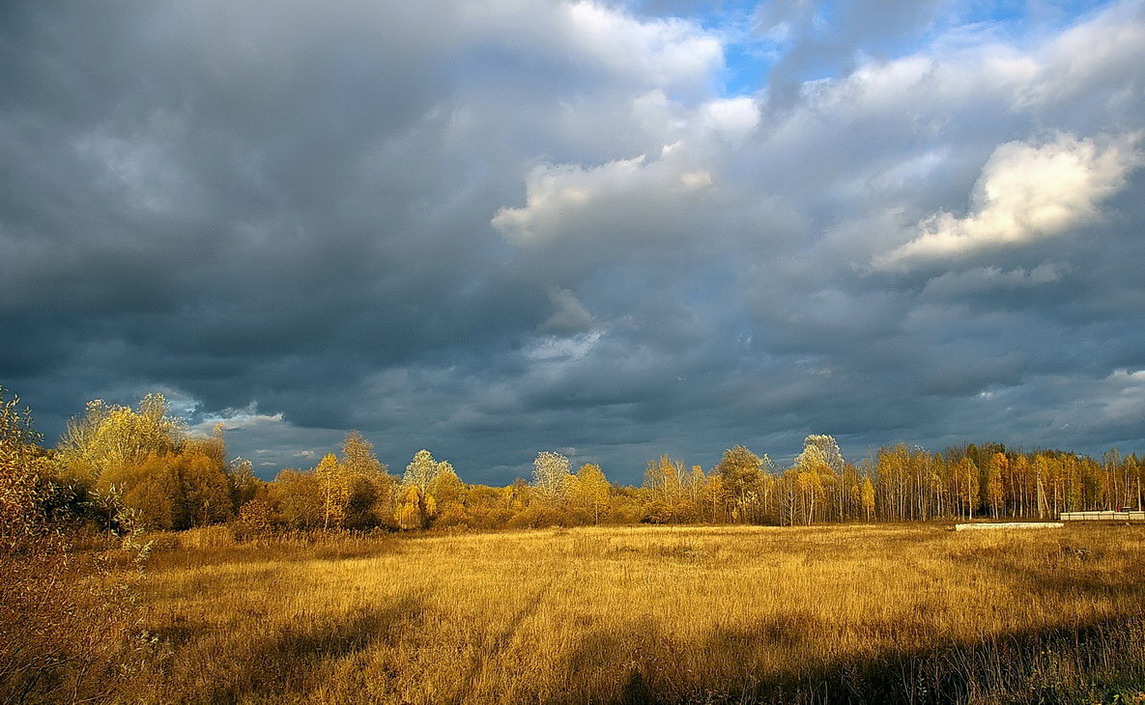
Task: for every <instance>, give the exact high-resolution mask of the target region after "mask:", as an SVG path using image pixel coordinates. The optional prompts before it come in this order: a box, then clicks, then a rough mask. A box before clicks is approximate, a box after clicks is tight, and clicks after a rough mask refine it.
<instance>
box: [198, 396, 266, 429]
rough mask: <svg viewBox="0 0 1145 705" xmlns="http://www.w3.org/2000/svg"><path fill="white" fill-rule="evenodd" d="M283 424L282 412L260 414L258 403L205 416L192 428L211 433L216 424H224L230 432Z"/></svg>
mask: <svg viewBox="0 0 1145 705" xmlns="http://www.w3.org/2000/svg"><path fill="white" fill-rule="evenodd" d="M282 423H283V416H282V412H281V411H280V412H278V413H277V414H260V413H259V411H258V403H257V402H253V401H252V402H251V403H250V404H248V405H247V406H245V407H243V408H241V409H223V410H222V411H215V412H212V413H209V414H205V415H203V417H202V418H201V420H200V421H199V423H197V424H195V425H194V426H192V427H191V430H192V431H193V432H195V433H210V432H211V430H212V429H214V427H215V425H216V424H222V425H223V428H224V429H226V430H228V431H236V430H239V429H253V428H261V427H266V426H270V425H274V426H277V425H280V424H282Z"/></svg>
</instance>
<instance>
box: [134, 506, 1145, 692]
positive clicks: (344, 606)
mask: <svg viewBox="0 0 1145 705" xmlns="http://www.w3.org/2000/svg"><path fill="white" fill-rule="evenodd" d="M1143 550H1145V531H1142V530H1141V529H1138V528H1125V527H1111V528H1104V529H1103V528H1096V527H1079V528H1077V529H1076V530H1075V529H1073V528H1070V529H1068V530H1061V531H1056V532H1032V533H1030V534H1020V535H1019V534H1010V533H1006V534H1004V535H1003V534H996V533H991V532H976V533H961V534H955V533H952V532H948V531H944V530H941V529H940V528H938V527H933V526H913V527H912V526H901V525H900V526H878V527H865V526H850V527H834V528H830V527H814V528H787V529H778V528H777V529H769V528H751V527H718V528H717V527H712V528H693V527H680V528H668V527H662V528H656V527H639V528H636V527H634V528H619V527H613V528H582V529H571V530H565V529H559V530H552V531H533V532H516V533H497V534H483V535H472V534H469V535H454V536H430V535H424V536H421V537H406V538H397V537H393V538H381V539H364V538H359V539H354V538H352V537H347V538H345V539H343V540H341V541H339V540H337V539H334V540H332V541H331V542H330V543H328V544H322V543H319V544H309V543H306V542H304V541H300V540H293V541H286V542H281V543H278V544H277V545H275V546H273V547H264V548H261V549H250V548H245V547H242V546H232V547H215V548H208V549H186V548H183V549H181V550H177V551H171V552H164V553H159V554H157V555H156V556H155V558H154V559H153V565H152V571H153V572H152V575H151V578H150V582H149V587H148V596H147V603H148V623H147V627H148V629H149V630H150V631H151V633H153V634H155V635H156V636H157V637H159V638H160V639H161V641H162V643H163V644H165V645H166V648H167V652H166V657H165V659H164V660H162V661H161V662H159V663H157V664H155V666H154V668H155V669H156V670H155V671H154V673H153V674H151V675H150V676H149V677H148V678H146V679H144V680H142V681H141V683H142V684H144V685H141V686H136V687H137V688H141V689H140V690H135V691H132V693H131V695H132V697H142V698H144V699H147V700H151V701H154V702H204V703H206V702H326V703H335V702H378V703H426V704H429V703H449V702H453V703H591V702H596V703H621V702H661V703H691V702H696V703H702V702H742V703H751V702H941V703H946V702H951V703H953V702H983V703H984V702H1038V701H1041V702H1093V701H1107V702H1111V701H1112V699H1113V697H1114V696H1115V695H1117V696H1119V697H1129V696H1133V695H1140V693H1141V691H1142V690H1145V583H1142V582H1141V580H1140V579H1139V576H1138V574H1137V570H1138V568H1139V564H1140V559H1141V557H1142V555H1143Z"/></svg>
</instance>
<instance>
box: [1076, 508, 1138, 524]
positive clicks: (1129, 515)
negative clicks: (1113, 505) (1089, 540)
mask: <svg viewBox="0 0 1145 705" xmlns="http://www.w3.org/2000/svg"><path fill="white" fill-rule="evenodd" d="M1060 518H1061V521H1140V522H1145V511H1138V510H1134V511H1128V512H1115V511H1104V512H1063V513H1062V514H1061V517H1060Z"/></svg>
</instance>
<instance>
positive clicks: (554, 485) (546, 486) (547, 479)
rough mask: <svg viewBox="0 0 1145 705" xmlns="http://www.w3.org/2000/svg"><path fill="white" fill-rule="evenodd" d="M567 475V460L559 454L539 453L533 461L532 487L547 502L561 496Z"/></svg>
mask: <svg viewBox="0 0 1145 705" xmlns="http://www.w3.org/2000/svg"><path fill="white" fill-rule="evenodd" d="M568 473H569V459H568V458H566V457H565V456H563V455H561V454H560V453H555V452H552V451H547V450H544V451H541V452H540V453H537V457H536V458H535V459H534V460H533V487H534V488H536V490H537V491H538V492H539V493H540V494H541V496H542V497H544V498H545V499H548V500H554V499H557V498H558V497H560V496H561V490H562V489H563V488H564V482H565V475H567V474H568Z"/></svg>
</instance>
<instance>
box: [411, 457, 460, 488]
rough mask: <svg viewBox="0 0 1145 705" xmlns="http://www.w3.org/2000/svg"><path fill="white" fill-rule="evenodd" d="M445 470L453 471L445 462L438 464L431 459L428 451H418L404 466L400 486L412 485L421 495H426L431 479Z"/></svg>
mask: <svg viewBox="0 0 1145 705" xmlns="http://www.w3.org/2000/svg"><path fill="white" fill-rule="evenodd" d="M446 469H449V470H452V469H453V468H452V466H451V465H450V464H449V463H448V462H447V461H443V462H440V463H439V462H438V461H436V460H434V459H433V454H432V453H430V452H429V451H428V450H425V449H422V450H419V451H418V452H416V453H414V455H413V459H412V460H410V463H409V465H407V466H406V471H405V474H404V475H402V484H403V485H413V486H414V487H416V488H418V490H419V491H420V492H421V493H422V494H426V493H428V492H429V485H430V483H432V482H433V479H434V478H435V477H437V475H438V473H440V472H442V471H443V470H446Z"/></svg>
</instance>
